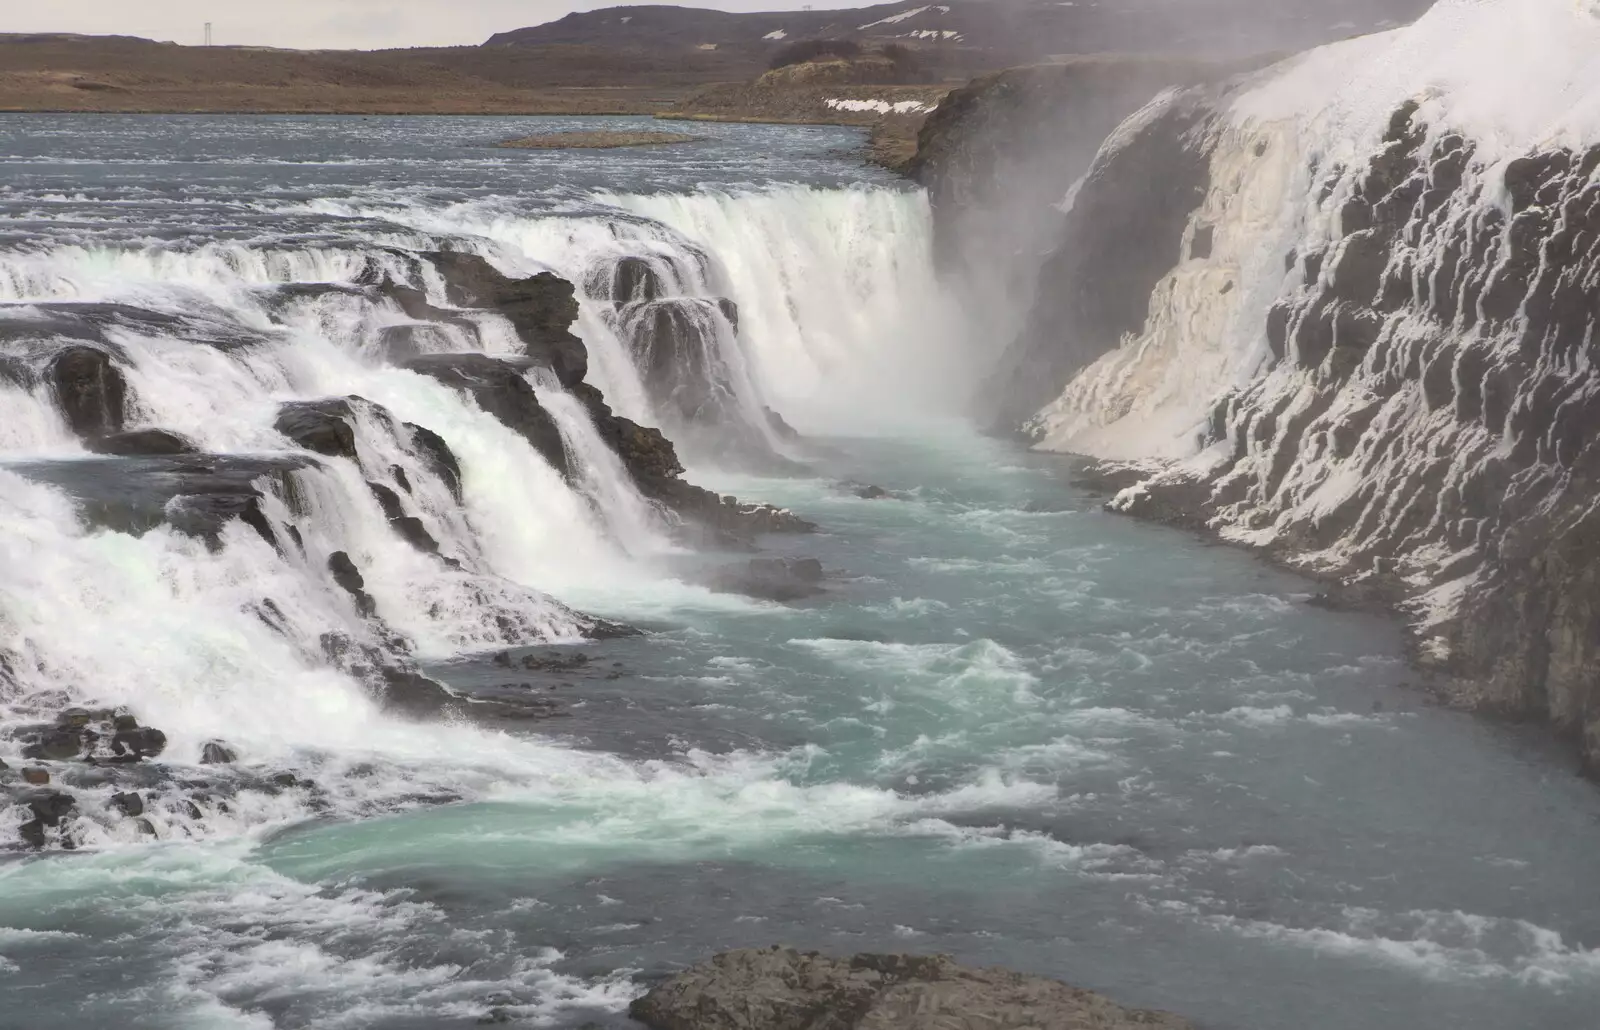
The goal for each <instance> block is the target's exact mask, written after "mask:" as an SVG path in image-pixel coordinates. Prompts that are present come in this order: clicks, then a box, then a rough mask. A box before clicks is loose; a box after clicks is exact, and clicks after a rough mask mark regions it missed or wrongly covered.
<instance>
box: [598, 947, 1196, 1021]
mask: <svg viewBox="0 0 1600 1030" xmlns="http://www.w3.org/2000/svg"><path fill="white" fill-rule="evenodd" d="M628 1014H629V1015H631V1016H632V1017H633V1018H634V1019H637V1020H638V1021H639V1022H641V1023H643V1024H645V1026H648V1027H650V1028H652V1030H1002V1028H1003V1030H1025V1028H1038V1030H1134V1028H1139V1030H1193V1027H1192V1024H1190V1023H1189V1022H1187V1021H1185V1020H1183V1019H1180V1018H1179V1017H1177V1016H1173V1015H1169V1014H1167V1013H1163V1012H1152V1011H1148V1010H1140V1009H1126V1008H1123V1007H1122V1006H1120V1005H1117V1004H1115V1003H1114V1002H1112V1001H1111V1000H1109V999H1107V998H1105V997H1103V996H1101V995H1098V994H1095V993H1094V992H1092V991H1086V990H1081V989H1079V988H1075V987H1068V986H1067V985H1066V984H1063V983H1060V982H1058V981H1056V980H1049V979H1046V978H1044V977H1039V976H1024V975H1022V974H1019V973H1012V972H1007V971H1005V970H1002V969H974V968H970V967H966V966H960V965H957V964H956V963H955V962H954V961H953V960H951V959H950V958H949V957H947V956H944V955H933V956H921V955H857V956H855V957H854V958H850V959H834V958H829V957H827V956H825V955H819V954H817V953H816V952H806V953H802V952H799V951H795V950H794V949H792V948H771V949H764V950H757V949H748V950H743V951H730V952H727V953H725V954H721V955H718V956H716V957H715V958H713V959H711V960H710V961H709V962H703V963H701V964H699V965H697V966H693V967H691V968H689V969H687V970H685V971H683V972H682V973H679V974H678V975H676V976H674V977H672V978H671V979H669V980H667V981H665V982H664V983H661V984H658V985H657V986H656V987H655V988H653V989H652V990H651V991H650V992H649V993H648V994H646V995H645V996H644V997H642V998H639V999H638V1000H637V1001H635V1002H634V1003H633V1005H632V1007H631V1008H630V1009H629V1010H628Z"/></svg>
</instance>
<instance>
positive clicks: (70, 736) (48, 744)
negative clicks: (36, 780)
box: [22, 729, 83, 762]
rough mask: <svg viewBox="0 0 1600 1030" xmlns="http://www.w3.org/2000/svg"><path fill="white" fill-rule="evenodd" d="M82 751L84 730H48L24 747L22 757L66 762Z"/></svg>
mask: <svg viewBox="0 0 1600 1030" xmlns="http://www.w3.org/2000/svg"><path fill="white" fill-rule="evenodd" d="M82 753H83V732H82V731H81V730H77V729H51V730H46V731H45V732H43V733H41V734H40V735H39V736H38V738H37V739H35V740H34V741H33V743H31V744H28V745H27V746H26V747H24V748H23V749H22V757H24V758H31V759H34V760H36V761H45V762H66V761H70V760H72V759H74V758H77V757H78V756H79V755H80V754H82Z"/></svg>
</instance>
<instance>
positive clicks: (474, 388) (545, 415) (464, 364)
mask: <svg viewBox="0 0 1600 1030" xmlns="http://www.w3.org/2000/svg"><path fill="white" fill-rule="evenodd" d="M405 367H406V368H407V369H409V370H411V371H413V372H417V373H420V374H421V375H425V376H428V377H429V378H432V379H436V380H438V381H439V382H441V383H443V384H444V385H445V386H448V387H451V388H453V389H456V390H460V391H461V392H463V393H465V394H468V395H469V396H471V397H472V399H473V400H475V401H477V403H478V407H480V408H482V409H483V410H484V411H486V412H488V413H489V414H491V415H493V416H494V417H495V418H497V419H499V420H500V421H501V422H503V423H505V425H506V426H508V427H509V428H511V429H513V430H515V431H516V432H517V433H519V434H520V435H521V436H522V437H523V439H525V440H527V441H528V442H529V443H530V444H532V445H533V448H534V450H536V451H538V452H539V453H540V454H541V455H543V456H544V458H545V460H546V461H548V462H550V464H551V465H552V466H554V467H555V469H556V471H558V472H560V473H561V474H562V475H569V474H570V468H569V465H568V461H567V447H566V444H565V443H564V442H563V440H562V438H561V430H560V429H559V428H558V427H557V426H556V423H555V420H554V419H553V418H551V417H550V413H549V412H547V411H545V410H544V407H543V405H541V404H540V403H539V397H538V395H537V394H536V393H535V392H534V389H533V384H531V383H529V382H528V380H527V373H528V372H529V371H530V370H531V369H533V368H535V367H536V363H535V362H533V361H532V360H530V359H528V358H491V357H489V356H488V355H486V354H429V355H426V356H425V357H421V358H417V359H416V360H415V361H410V362H407V363H406V365H405ZM457 475H458V477H459V468H458V469H457Z"/></svg>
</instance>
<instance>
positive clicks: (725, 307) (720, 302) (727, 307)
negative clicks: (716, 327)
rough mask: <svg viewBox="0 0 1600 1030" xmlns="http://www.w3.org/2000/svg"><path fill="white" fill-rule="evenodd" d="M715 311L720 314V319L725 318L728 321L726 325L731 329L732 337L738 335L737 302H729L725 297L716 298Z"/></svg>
mask: <svg viewBox="0 0 1600 1030" xmlns="http://www.w3.org/2000/svg"><path fill="white" fill-rule="evenodd" d="M717 310H718V311H720V312H722V317H723V318H726V319H727V320H728V324H729V325H730V326H732V327H733V332H734V335H738V332H739V305H738V302H736V301H734V300H730V299H729V298H727V297H718V298H717Z"/></svg>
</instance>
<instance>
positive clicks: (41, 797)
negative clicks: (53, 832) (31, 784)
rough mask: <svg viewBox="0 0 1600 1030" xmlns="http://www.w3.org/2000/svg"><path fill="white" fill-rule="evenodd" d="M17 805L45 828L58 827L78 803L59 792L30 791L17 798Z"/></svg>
mask: <svg viewBox="0 0 1600 1030" xmlns="http://www.w3.org/2000/svg"><path fill="white" fill-rule="evenodd" d="M17 804H19V805H22V806H23V807H25V808H27V809H28V811H30V812H32V813H33V816H34V818H35V819H37V820H39V822H41V823H43V824H44V825H45V826H58V825H60V823H61V820H62V819H65V818H66V817H67V816H69V815H71V814H72V811H73V809H75V808H77V807H78V801H77V799H76V798H74V797H73V796H72V795H71V794H67V793H65V792H63V791H59V790H51V789H48V788H46V789H42V790H30V791H27V792H26V793H24V794H21V795H19V796H18V797H17Z"/></svg>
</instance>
